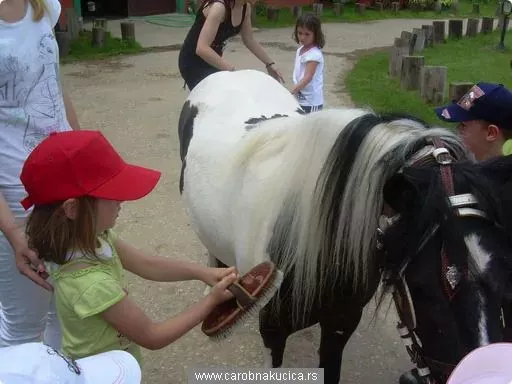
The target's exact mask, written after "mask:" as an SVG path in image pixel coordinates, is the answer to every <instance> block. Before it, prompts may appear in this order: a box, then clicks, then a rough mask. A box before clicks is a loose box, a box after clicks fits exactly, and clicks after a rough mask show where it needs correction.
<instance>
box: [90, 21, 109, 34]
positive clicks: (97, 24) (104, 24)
mask: <svg viewBox="0 0 512 384" xmlns="http://www.w3.org/2000/svg"><path fill="white" fill-rule="evenodd" d="M92 26H93V27H98V28H103V29H104V30H105V31H106V30H107V19H94V21H93V23H92Z"/></svg>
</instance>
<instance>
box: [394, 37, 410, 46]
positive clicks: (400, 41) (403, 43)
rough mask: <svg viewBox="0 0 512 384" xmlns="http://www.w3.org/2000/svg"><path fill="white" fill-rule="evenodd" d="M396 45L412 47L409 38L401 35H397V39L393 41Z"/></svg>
mask: <svg viewBox="0 0 512 384" xmlns="http://www.w3.org/2000/svg"><path fill="white" fill-rule="evenodd" d="M393 46H394V47H407V48H410V44H409V40H407V39H402V38H401V37H395V41H394V42H393Z"/></svg>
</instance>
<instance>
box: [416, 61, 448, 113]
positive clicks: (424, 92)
mask: <svg viewBox="0 0 512 384" xmlns="http://www.w3.org/2000/svg"><path fill="white" fill-rule="evenodd" d="M447 79H448V68H447V67H440V66H439V67H438V66H431V65H429V66H424V67H423V68H422V69H421V73H420V96H421V98H422V99H423V100H424V101H426V102H427V103H430V104H435V105H439V104H441V103H442V102H443V99H444V95H445V93H446V83H447Z"/></svg>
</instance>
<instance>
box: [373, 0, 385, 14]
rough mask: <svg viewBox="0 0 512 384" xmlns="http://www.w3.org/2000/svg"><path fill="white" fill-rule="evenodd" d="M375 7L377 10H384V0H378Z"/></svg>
mask: <svg viewBox="0 0 512 384" xmlns="http://www.w3.org/2000/svg"><path fill="white" fill-rule="evenodd" d="M375 8H376V9H377V11H379V12H382V11H383V10H384V4H383V3H382V1H376V2H375Z"/></svg>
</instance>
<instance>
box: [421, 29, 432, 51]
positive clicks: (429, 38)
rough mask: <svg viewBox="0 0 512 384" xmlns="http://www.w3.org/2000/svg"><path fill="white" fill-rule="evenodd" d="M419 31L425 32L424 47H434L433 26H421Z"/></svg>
mask: <svg viewBox="0 0 512 384" xmlns="http://www.w3.org/2000/svg"><path fill="white" fill-rule="evenodd" d="M421 29H423V30H424V31H425V47H433V46H434V26H433V25H422V26H421Z"/></svg>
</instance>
